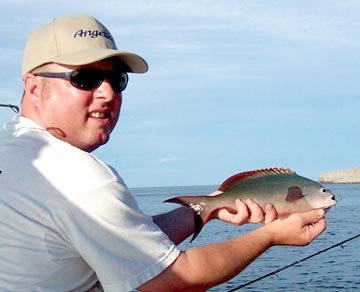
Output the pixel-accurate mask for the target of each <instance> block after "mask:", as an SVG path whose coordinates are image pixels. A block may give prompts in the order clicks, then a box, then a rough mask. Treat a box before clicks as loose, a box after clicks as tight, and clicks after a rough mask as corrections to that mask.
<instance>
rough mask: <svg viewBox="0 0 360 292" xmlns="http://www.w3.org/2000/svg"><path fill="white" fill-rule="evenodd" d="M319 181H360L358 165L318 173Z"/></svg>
mask: <svg viewBox="0 0 360 292" xmlns="http://www.w3.org/2000/svg"><path fill="white" fill-rule="evenodd" d="M318 180H319V182H321V183H360V167H355V168H350V169H345V170H339V171H332V172H327V173H323V174H320V176H319V179H318Z"/></svg>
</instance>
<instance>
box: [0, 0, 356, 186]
mask: <svg viewBox="0 0 360 292" xmlns="http://www.w3.org/2000/svg"><path fill="white" fill-rule="evenodd" d="M0 5H1V10H0V15H1V17H0V34H1V37H0V61H1V69H2V70H1V71H0V94H1V97H0V103H6V104H8V103H11V104H16V105H19V103H20V99H21V94H22V82H21V76H20V75H21V74H20V71H21V62H22V56H23V48H24V46H25V43H26V41H27V38H28V36H29V34H30V33H31V32H32V31H33V30H34V29H36V28H37V27H39V26H41V25H43V24H45V23H48V22H50V21H51V19H52V18H54V17H56V16H60V15H67V14H74V13H86V14H90V15H92V16H95V17H96V18H97V19H98V20H100V21H101V22H102V23H103V24H104V25H105V26H106V27H107V28H108V29H109V30H110V31H111V33H112V34H113V36H114V38H115V40H116V43H117V46H118V48H119V49H120V50H125V51H131V52H134V53H137V54H139V55H141V56H142V57H143V58H145V59H146V61H147V62H148V64H149V71H148V72H147V73H146V74H131V75H130V81H129V85H128V87H127V89H126V91H125V92H124V101H123V108H122V112H121V117H120V119H119V123H118V125H117V128H116V129H115V131H114V132H113V133H112V136H111V140H110V142H109V143H108V144H106V145H104V146H103V147H101V148H99V149H98V150H96V151H95V152H94V154H95V155H96V156H98V157H99V158H101V159H102V160H104V161H105V162H106V163H108V164H110V165H112V166H113V167H114V168H115V169H116V170H117V171H118V172H119V174H120V175H121V176H122V177H123V178H124V180H125V182H126V184H127V185H128V186H129V187H153V186H184V185H219V184H220V183H221V182H222V181H223V180H225V179H226V178H227V177H228V176H231V175H233V174H235V173H238V172H242V171H247V170H254V169H260V168H268V167H286V168H291V169H293V170H295V171H296V172H297V173H298V174H299V175H301V176H305V177H308V178H311V179H314V180H316V179H317V178H318V176H319V175H320V174H321V173H325V172H329V171H335V170H341V169H347V168H353V167H358V166H360V162H359V159H358V157H360V147H359V145H360V131H359V130H358V127H359V124H360V115H359V112H360V82H359V78H360V1H352V0H346V1H343V0H337V1H335V0H317V1H312V0H302V1H297V0H279V1H277V0H272V1H268V0H217V1H210V0H209V1H202V0H199V1H192V0H184V1H175V0H173V1H169V0H167V1H165V0H102V1H98V0H86V1H80V0H79V1H65V0H61V1H49V0H32V1H26V0H0ZM13 116H14V113H13V112H12V111H11V110H10V109H7V108H0V124H1V125H2V124H4V123H5V122H7V121H9V120H11V119H12V117H13Z"/></svg>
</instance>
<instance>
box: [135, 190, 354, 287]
mask: <svg viewBox="0 0 360 292" xmlns="http://www.w3.org/2000/svg"><path fill="white" fill-rule="evenodd" d="M326 187H328V188H329V189H330V190H331V191H333V193H334V194H335V195H336V197H337V198H338V199H340V202H339V204H338V205H336V206H335V207H333V208H331V209H330V211H329V212H328V213H327V215H326V218H327V229H326V231H325V232H324V233H323V234H321V235H320V237H318V238H317V239H316V240H315V241H314V242H312V243H311V244H310V245H308V246H306V247H278V246H277V247H273V248H271V249H269V250H268V251H266V252H265V253H264V254H262V255H261V256H260V257H259V258H258V259H257V260H255V261H254V262H253V263H252V264H251V265H250V266H249V267H248V268H246V269H245V270H244V271H242V272H241V273H240V274H239V275H238V276H236V277H235V278H233V279H232V280H230V281H228V282H226V283H224V284H221V285H219V286H217V287H214V288H212V289H210V290H209V291H221V292H223V291H231V290H234V289H236V288H237V287H239V286H241V285H243V284H246V283H249V282H250V281H253V280H255V279H258V278H260V277H262V276H264V275H267V274H269V273H272V272H274V271H277V270H278V269H282V268H283V267H286V266H288V265H291V264H293V263H297V262H298V261H301V260H302V259H304V258H307V257H309V256H311V255H313V254H316V253H318V252H320V251H322V250H324V249H327V248H329V247H332V246H334V245H336V244H338V243H340V242H343V241H345V240H347V239H349V238H352V237H353V236H356V235H358V234H359V233H360V216H359V210H360V185H359V184H332V185H326ZM214 190H216V186H189V187H156V188H132V189H131V191H132V193H133V194H134V196H135V197H136V199H137V201H138V203H139V205H140V207H141V208H142V209H143V210H144V212H145V213H147V214H149V215H154V214H158V213H161V212H166V211H169V210H171V209H174V208H175V207H176V205H174V204H169V203H163V201H164V200H165V199H167V198H170V197H173V196H179V195H198V194H207V193H210V192H213V191H214ZM257 227H258V225H253V224H246V225H243V226H239V227H238V226H233V225H231V224H227V223H224V222H220V221H217V220H213V221H211V222H210V223H208V224H207V225H205V227H204V229H203V230H202V231H201V233H200V234H199V236H198V237H197V238H196V239H195V240H194V241H193V242H192V243H190V240H189V239H187V240H186V241H185V242H183V243H182V244H181V245H180V247H181V248H182V249H188V248H191V247H193V246H198V245H204V244H207V243H211V242H218V241H223V240H226V239H229V238H233V237H235V236H238V235H241V234H244V233H246V232H249V231H250V230H252V229H254V228H257ZM359 251H360V237H358V238H356V239H354V240H351V241H349V242H346V243H344V244H343V245H340V246H337V247H334V248H331V249H330V250H328V251H325V252H323V253H321V254H319V255H316V256H313V257H311V258H310V259H308V260H305V261H301V262H300V263H298V264H296V265H293V266H291V267H289V268H286V269H284V270H282V271H280V272H278V273H276V274H274V275H271V276H269V277H266V278H264V279H262V280H259V281H256V282H254V283H252V284H250V285H247V286H246V287H243V288H241V289H239V290H238V291H252V292H257V291H259V292H260V291H266V290H268V289H270V291H277V292H282V291H283V292H285V291H286V292H288V291H292V292H295V291H319V292H320V291H360V252H359Z"/></svg>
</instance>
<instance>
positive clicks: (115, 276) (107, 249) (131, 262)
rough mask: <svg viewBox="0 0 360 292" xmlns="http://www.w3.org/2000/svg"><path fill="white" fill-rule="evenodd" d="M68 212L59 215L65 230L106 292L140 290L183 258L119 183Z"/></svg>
mask: <svg viewBox="0 0 360 292" xmlns="http://www.w3.org/2000/svg"><path fill="white" fill-rule="evenodd" d="M63 207H64V208H66V209H67V210H59V212H57V215H56V217H57V218H56V222H57V224H58V225H59V226H58V227H59V230H63V232H64V235H63V236H64V237H66V238H67V240H68V241H69V242H70V244H71V245H72V246H73V247H74V249H75V250H76V251H77V252H78V253H79V256H81V257H82V258H83V259H84V260H85V261H86V262H87V264H88V265H89V266H90V267H91V268H92V269H93V270H94V271H95V273H96V274H97V277H98V279H99V281H100V282H101V284H102V286H103V287H104V288H105V291H131V290H132V289H134V288H137V287H139V286H140V285H141V284H143V283H145V282H147V281H148V280H150V279H152V278H153V277H155V276H156V275H158V274H160V273H161V272H162V271H163V270H164V269H166V268H167V267H168V266H169V265H170V264H171V263H172V262H173V261H174V260H175V259H176V258H177V257H178V255H179V253H180V250H179V249H178V248H177V247H176V246H175V245H174V243H172V242H171V241H170V240H169V238H168V237H167V236H166V235H165V234H164V233H163V232H162V231H161V230H160V228H159V227H158V226H157V225H156V224H154V223H153V221H152V218H151V217H149V216H147V215H145V214H143V213H142V212H141V211H140V210H139V208H138V206H137V204H136V202H135V200H134V198H133V196H132V195H131V194H130V193H129V191H128V190H127V188H126V187H125V186H124V185H122V184H121V183H120V182H118V181H112V182H108V183H106V184H104V185H102V186H100V187H98V188H96V189H93V190H92V191H91V192H87V193H84V194H81V195H80V196H79V195H78V196H77V197H76V200H72V201H69V202H68V204H66V205H65V206H63ZM64 214H68V215H67V216H64Z"/></svg>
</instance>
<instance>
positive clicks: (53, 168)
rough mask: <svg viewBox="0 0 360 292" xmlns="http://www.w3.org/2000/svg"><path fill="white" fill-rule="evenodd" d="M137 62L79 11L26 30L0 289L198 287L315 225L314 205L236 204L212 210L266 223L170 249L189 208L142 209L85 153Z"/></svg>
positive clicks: (318, 214)
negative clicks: (296, 209) (280, 215)
mask: <svg viewBox="0 0 360 292" xmlns="http://www.w3.org/2000/svg"><path fill="white" fill-rule="evenodd" d="M147 68H148V67H147V63H146V62H145V61H144V59H142V58H141V57H140V56H138V55H135V54H132V53H129V52H124V51H119V50H118V49H117V48H116V45H115V43H114V40H113V37H112V35H111V34H110V32H109V31H108V30H107V29H106V28H105V27H104V26H103V25H102V24H101V23H100V22H98V21H97V20H96V19H94V18H92V17H90V16H87V15H82V14H79V15H71V16H64V17H59V18H56V19H54V20H53V21H52V22H51V23H49V24H47V25H45V26H42V27H40V28H39V29H38V30H36V31H35V32H34V33H33V34H32V35H31V36H30V38H29V40H28V43H27V45H26V48H25V54H24V60H23V71H22V75H23V81H24V82H23V83H24V96H23V100H22V106H21V113H20V116H19V117H17V119H16V120H15V121H14V122H13V123H9V124H7V125H5V127H4V131H3V132H2V134H1V136H0V190H1V191H0V194H1V195H0V233H1V237H0V262H1V265H0V290H1V291H87V290H89V289H104V290H105V291H130V290H133V289H136V288H137V289H138V290H140V291H203V290H206V289H208V288H210V287H212V286H215V285H218V284H220V283H222V282H224V281H227V280H229V279H230V278H232V277H234V276H235V275H237V274H238V273H239V272H240V271H242V270H243V269H244V268H245V267H246V266H247V265H248V264H250V263H251V262H252V261H253V260H254V259H255V258H256V257H258V256H259V255H260V254H261V253H262V252H264V251H265V250H267V249H268V248H270V247H271V246H273V245H306V244H308V243H310V242H311V241H312V240H313V239H314V238H316V237H317V236H318V235H319V234H320V233H321V232H323V231H324V230H325V227H326V223H325V219H324V211H323V210H314V211H311V212H308V213H303V214H293V215H291V216H289V217H288V218H286V219H282V220H279V219H275V218H276V211H275V210H274V209H273V207H272V206H267V207H266V212H263V210H262V209H261V208H260V207H259V206H258V205H257V204H256V203H255V202H254V201H252V200H247V201H246V202H242V201H240V200H237V201H236V206H237V210H233V211H228V210H225V209H221V210H218V212H217V214H215V216H214V217H216V218H217V219H221V220H224V221H227V222H231V223H234V224H238V225H240V224H244V223H247V222H252V223H259V222H264V223H267V224H265V225H264V226H262V227H260V228H259V229H257V230H255V231H253V232H251V233H249V234H246V235H244V236H241V237H236V238H234V239H232V240H228V241H225V242H222V243H216V244H211V245H206V246H202V247H196V248H190V249H189V250H187V251H180V250H179V249H178V248H177V246H176V244H178V243H180V242H181V241H183V240H184V239H185V238H187V237H188V236H189V235H190V234H191V233H192V232H193V231H194V222H193V214H192V211H191V210H189V209H185V208H179V209H176V210H174V211H171V212H169V213H166V214H161V215H157V216H154V217H153V218H151V217H148V216H146V215H144V214H143V213H142V212H141V211H140V210H139V208H138V206H137V204H136V202H135V201H134V199H133V197H132V196H131V194H130V193H129V191H128V190H127V188H126V186H125V184H124V182H123V181H122V179H121V177H120V176H119V175H118V174H117V172H116V171H115V170H114V169H113V168H111V167H110V166H108V165H106V164H105V163H103V162H102V161H100V160H99V159H97V158H96V157H94V156H93V155H92V154H90V153H91V152H92V151H93V150H95V149H96V148H98V147H99V146H101V145H103V144H105V143H106V142H107V141H108V140H109V137H110V133H111V132H112V131H113V129H114V127H115V125H116V123H117V120H118V117H119V113H120V108H121V102H122V91H123V90H124V89H125V87H126V85H127V81H128V75H127V73H128V72H132V73H144V72H146V71H147ZM96 287H97V288H96Z"/></svg>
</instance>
